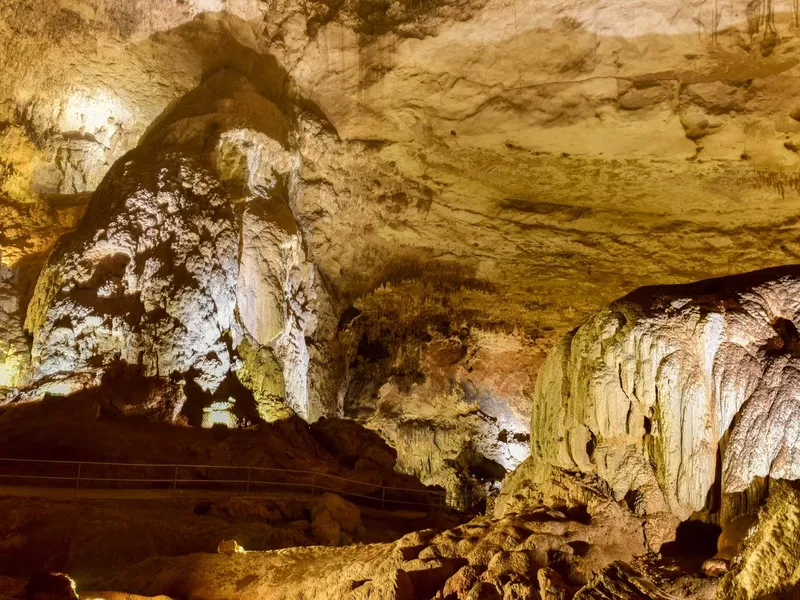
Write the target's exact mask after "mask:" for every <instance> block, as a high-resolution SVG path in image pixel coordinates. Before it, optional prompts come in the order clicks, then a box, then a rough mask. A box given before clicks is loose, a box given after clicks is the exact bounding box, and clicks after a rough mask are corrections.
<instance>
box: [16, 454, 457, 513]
mask: <svg viewBox="0 0 800 600" xmlns="http://www.w3.org/2000/svg"><path fill="white" fill-rule="evenodd" d="M0 462H4V463H20V464H31V463H36V464H41V465H72V466H75V467H77V475H75V476H69V477H66V476H53V475H24V474H23V475H20V474H3V473H0V479H29V480H31V479H32V480H41V481H74V482H75V493H76V495H77V493H78V490H79V488H80V484H81V482H95V483H96V482H109V483H152V484H171V490H172V491H173V492H176V491H177V489H178V484H215V483H216V484H225V485H229V484H239V485H243V484H246V485H247V487H246V492H245V493H250V488H251V487H253V486H271V485H272V486H281V487H287V486H288V487H310V488H311V494H312V495H313V494H314V493H315V491H316V490H320V491H330V492H336V493H338V494H340V495H344V496H350V497H354V498H359V499H365V500H371V501H373V502H380V503H381V506H382V507H385V506H386V504H387V503H388V504H399V505H412V506H428V507H430V506H431V505H433V506H445V505H446V504H447V503H448V502H447V500H448V497H447V493H446V492H443V491H438V490H424V489H415V488H407V487H398V486H389V485H380V484H376V483H371V482H367V481H360V480H358V479H350V478H347V477H341V476H339V475H332V474H330V473H324V472H320V471H310V470H303V469H276V468H272V467H257V466H250V467H248V466H241V465H210V464H181V463H124V462H103V461H75V460H47V459H36V458H9V457H1V456H0ZM84 466H103V467H128V468H157V469H158V468H164V469H167V468H168V469H172V470H173V474H172V476H171V477H169V478H165V479H159V478H136V477H87V476H86V475H82V473H81V471H82V470H83V467H84ZM179 469H230V470H233V471H238V472H244V471H247V479H246V480H245V479H184V478H179V477H178V470H179ZM254 471H258V472H272V473H285V474H289V475H306V476H309V475H310V476H311V481H310V484H309V483H308V482H303V483H291V482H278V481H264V480H259V479H253V478H252V473H253V472H254ZM322 477H327V478H329V479H334V480H338V481H343V482H346V483H351V484H357V485H362V486H368V487H370V488H374V489H375V490H376V491H380V497H374V496H368V495H365V494H358V493H355V492H350V491H347V490H342V489H337V488H332V487H328V486H325V485H320V483H319V482H318V478H322ZM93 489H98V488H96V487H95V488H93ZM100 489H102V488H100ZM106 489H109V488H106ZM137 489H142V488H137ZM150 489H153V488H150ZM159 489H163V488H159ZM184 490H185V488H184ZM387 491H399V492H412V493H414V494H425V495H426V497H427V498H428V502H414V501H412V500H407V499H395V498H391V497H387ZM231 492H232V493H234V494H240V493H242V491H241V490H231ZM431 501H433V502H431Z"/></svg>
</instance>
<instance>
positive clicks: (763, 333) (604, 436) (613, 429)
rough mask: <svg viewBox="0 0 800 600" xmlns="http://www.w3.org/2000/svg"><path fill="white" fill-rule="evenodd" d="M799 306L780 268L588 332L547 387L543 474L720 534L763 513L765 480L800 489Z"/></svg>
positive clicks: (690, 290)
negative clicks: (599, 484) (575, 474)
mask: <svg viewBox="0 0 800 600" xmlns="http://www.w3.org/2000/svg"><path fill="white" fill-rule="evenodd" d="M798 293H800V270H798V268H797V267H784V268H777V269H770V270H764V271H758V272H753V273H749V274H745V275H741V276H735V277H728V278H724V279H718V280H708V281H702V282H698V283H695V284H688V285H682V286H664V287H651V288H642V289H640V290H637V291H635V292H633V293H631V294H629V295H628V296H626V297H624V298H622V299H621V300H618V301H617V302H614V303H613V304H611V305H610V306H609V307H608V308H606V309H605V310H603V311H600V312H599V313H597V314H596V315H594V316H593V317H591V318H590V319H588V320H587V322H586V323H584V324H583V325H582V326H581V327H580V328H578V329H577V330H575V331H573V332H572V333H570V334H568V335H567V336H565V337H564V339H563V340H562V341H561V342H560V344H559V345H558V346H557V347H556V349H555V350H554V351H553V353H552V354H551V355H550V356H549V358H548V359H547V361H546V362H545V364H544V366H543V367H542V370H541V372H540V374H539V379H538V382H537V387H536V392H535V394H534V398H533V417H532V421H531V451H532V458H531V463H532V468H533V470H534V471H537V470H539V472H540V474H541V476H542V477H543V478H544V477H546V473H547V472H549V469H550V467H551V466H555V467H558V468H561V469H566V470H574V471H581V472H585V473H591V474H594V475H597V476H599V477H600V478H601V479H602V480H603V481H604V482H606V483H607V484H608V485H609V486H610V489H611V490H612V491H613V494H614V496H615V497H616V498H617V499H619V500H623V499H624V500H625V501H626V502H628V504H629V505H630V506H631V507H632V508H633V509H634V510H636V511H638V512H639V513H641V514H649V515H653V514H658V513H667V514H671V515H674V516H675V517H677V518H679V519H681V520H684V519H687V518H688V517H689V516H690V515H692V514H693V513H695V512H697V511H704V510H705V511H708V512H712V513H716V512H720V511H721V516H720V518H721V520H722V521H723V522H727V521H728V520H730V519H731V518H732V517H735V516H736V515H737V514H739V513H742V512H744V513H746V512H748V503H749V505H750V506H749V508H752V507H753V506H757V505H758V503H759V501H760V493H761V491H763V490H764V487H763V485H762V484H761V483H760V482H761V481H762V480H763V479H764V478H784V479H797V478H799V477H800V461H799V460H798V458H797V443H798V438H797V435H798V434H797V431H796V426H795V424H796V423H797V411H798V407H799V406H800V405H798V402H797V398H798V393H800V392H799V390H800V388H798V385H799V383H798V381H799V380H798V378H797V375H796V374H797V372H798V367H799V366H800V363H798V358H797V357H798V352H799V351H800V350H798V348H800V346H798V343H800V335H798V332H797V324H798V323H800V314H799V313H798V304H797V300H796V299H797V297H798ZM748 491H749V492H750V496H748V495H747V494H746V492H748ZM748 498H749V500H748Z"/></svg>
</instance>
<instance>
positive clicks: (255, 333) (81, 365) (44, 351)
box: [25, 70, 337, 420]
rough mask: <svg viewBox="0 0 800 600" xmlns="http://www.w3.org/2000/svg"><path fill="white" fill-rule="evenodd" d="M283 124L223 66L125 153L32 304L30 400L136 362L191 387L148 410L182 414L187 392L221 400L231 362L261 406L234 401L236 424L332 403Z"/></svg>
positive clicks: (147, 375)
mask: <svg viewBox="0 0 800 600" xmlns="http://www.w3.org/2000/svg"><path fill="white" fill-rule="evenodd" d="M288 130H289V125H288V121H287V117H285V116H284V114H283V113H282V112H281V111H280V110H279V109H278V107H277V106H276V105H275V104H273V103H272V102H270V101H269V100H267V99H266V98H265V97H264V96H262V95H261V94H259V93H258V91H257V90H256V88H255V87H254V86H253V85H252V84H250V83H249V82H248V81H247V80H246V79H245V78H244V77H242V76H241V75H240V74H238V73H235V72H233V71H230V70H223V71H221V72H220V73H218V74H217V75H216V76H214V77H212V78H211V79H209V80H208V81H207V82H206V83H205V84H204V85H203V86H202V87H200V88H198V89H197V90H195V91H193V92H191V93H190V94H188V95H187V96H186V97H185V98H184V99H183V100H182V101H181V102H180V103H179V104H177V105H176V106H175V107H173V108H172V109H171V110H170V111H168V113H167V114H166V115H165V116H163V117H161V118H160V119H159V120H158V121H157V122H156V124H155V125H154V126H153V128H152V129H151V131H150V132H148V135H147V136H146V138H145V140H144V142H143V143H142V145H141V146H140V147H139V148H138V149H137V150H134V151H132V152H130V153H128V154H127V155H126V156H125V157H123V158H122V159H120V161H119V162H118V163H117V164H116V165H115V166H114V168H113V169H112V170H111V171H110V172H109V174H108V175H107V176H106V178H105V180H104V182H103V184H102V185H101V186H100V188H99V189H98V191H97V192H95V193H94V194H93V196H92V200H91V202H90V204H89V207H88V208H87V212H86V215H85V216H84V218H83V220H82V221H81V223H80V224H79V226H78V227H77V229H76V230H75V231H74V232H72V233H70V234H68V235H66V236H64V237H63V238H62V239H61V240H59V242H58V244H57V245H56V247H55V249H54V250H53V252H52V254H51V256H50V258H49V260H48V262H47V264H46V265H45V267H44V269H43V270H42V272H41V274H40V276H39V280H38V283H37V286H36V290H35V291H34V294H33V298H32V300H31V302H30V305H29V306H28V310H27V316H26V321H25V327H26V330H27V332H28V333H29V334H30V335H31V336H32V337H33V345H32V350H31V368H30V378H31V379H32V381H33V384H34V386H35V389H36V390H37V393H39V394H41V393H42V392H56V393H62V394H63V393H69V392H73V391H75V390H77V389H80V388H82V387H91V386H98V385H101V384H109V383H113V382H109V379H110V378H112V379H113V374H114V373H118V372H120V371H123V372H126V373H129V372H131V371H133V372H135V374H136V375H137V376H139V377H141V378H143V379H144V380H153V379H156V380H162V381H165V382H170V383H171V384H174V383H178V384H179V385H185V386H189V387H187V388H186V390H185V392H182V391H181V390H177V393H175V394H174V395H175V396H177V397H175V398H173V399H172V403H171V404H170V403H169V402H167V403H166V404H167V405H166V406H156V407H152V408H154V409H159V410H161V411H164V410H166V411H167V412H171V413H173V414H177V412H178V411H180V410H181V409H182V408H183V404H184V401H185V399H186V397H191V396H192V395H194V396H195V397H198V396H199V397H200V398H203V397H208V398H213V397H215V394H217V395H220V394H222V395H223V397H222V398H220V401H221V402H223V403H224V402H226V401H227V400H228V395H230V394H231V392H230V391H229V389H228V388H231V386H230V385H227V386H223V383H224V382H227V381H230V380H232V379H235V378H236V376H235V375H234V374H235V373H236V372H237V371H239V370H241V371H242V376H241V377H240V378H238V379H237V380H238V381H240V382H241V383H242V384H244V385H245V386H246V387H247V388H248V389H249V395H250V397H251V398H253V400H254V404H255V406H254V407H252V406H251V407H244V408H243V407H242V406H237V407H236V409H235V413H236V414H235V417H236V418H237V419H239V420H242V419H244V420H247V419H251V420H252V419H253V418H259V417H260V418H264V419H267V420H274V418H277V417H278V416H285V414H287V413H286V410H287V407H288V409H289V411H290V412H291V411H293V412H295V413H297V414H299V415H301V416H303V417H305V418H308V419H312V420H313V419H315V418H317V417H319V416H320V415H322V414H326V413H330V412H332V411H335V407H336V397H337V390H336V389H335V372H336V366H335V365H333V366H332V367H328V368H327V369H325V370H324V369H322V368H321V367H320V363H322V362H325V363H329V362H330V361H328V360H327V358H328V357H327V356H326V355H325V354H324V353H325V340H321V341H320V343H319V344H317V345H316V346H315V344H314V341H315V340H320V338H321V337H324V336H326V335H327V339H330V338H331V337H332V336H333V334H334V330H333V329H331V326H328V330H327V331H325V330H324V328H325V324H324V323H326V322H330V321H334V316H333V312H332V309H331V307H330V301H329V298H328V295H327V292H326V290H325V288H324V287H323V285H322V283H321V281H320V279H319V276H318V274H317V271H316V269H315V267H314V266H313V264H311V263H310V262H309V261H308V260H307V259H306V255H305V251H304V249H303V243H302V236H301V234H300V232H299V231H298V228H297V225H296V223H295V220H294V217H293V215H292V212H291V210H290V209H289V206H288V204H287V202H288V198H287V196H286V194H287V193H288V192H287V191H286V185H287V183H288V180H287V176H288V173H289V171H290V170H291V169H292V168H293V161H292V158H291V154H290V152H289V150H288V146H287V145H288V135H289V131H288ZM334 322H335V321H334ZM320 353H322V354H320ZM321 356H322V358H324V359H325V360H322V359H321ZM329 371H331V372H333V373H334V374H333V375H331V374H329ZM315 376H316V377H315ZM312 379H314V384H312V383H310V382H311V381H312ZM165 385H166V384H165ZM326 386H327V387H326ZM194 388H197V391H193V390H194ZM173 391H175V390H173ZM203 395H205V396H203ZM239 395H241V394H239ZM233 396H234V398H236V396H237V394H236V393H235V391H234V392H233ZM203 402H204V403H206V404H207V403H208V400H203ZM248 409H249V412H248ZM190 420H191V419H190Z"/></svg>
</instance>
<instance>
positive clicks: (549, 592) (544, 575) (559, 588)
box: [536, 567, 570, 600]
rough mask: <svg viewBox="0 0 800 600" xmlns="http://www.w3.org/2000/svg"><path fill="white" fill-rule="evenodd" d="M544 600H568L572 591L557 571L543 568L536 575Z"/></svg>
mask: <svg viewBox="0 0 800 600" xmlns="http://www.w3.org/2000/svg"><path fill="white" fill-rule="evenodd" d="M536 581H537V582H538V583H539V593H540V594H541V596H542V600H567V598H569V593H570V590H569V588H568V587H567V586H566V584H565V583H564V580H563V579H561V575H559V574H558V573H557V572H556V571H554V570H553V569H551V568H550V567H543V568H541V569H539V571H538V572H537V573H536Z"/></svg>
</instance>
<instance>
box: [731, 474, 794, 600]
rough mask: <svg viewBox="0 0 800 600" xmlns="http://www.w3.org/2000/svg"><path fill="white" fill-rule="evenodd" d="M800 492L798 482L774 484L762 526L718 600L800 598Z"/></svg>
mask: <svg viewBox="0 0 800 600" xmlns="http://www.w3.org/2000/svg"><path fill="white" fill-rule="evenodd" d="M799 528H800V489H798V485H797V483H796V482H783V481H777V482H773V484H772V485H771V487H770V496H769V499H768V500H767V503H766V505H765V506H764V508H763V509H762V510H761V511H760V513H759V518H758V524H757V526H756V527H754V528H753V529H752V530H751V531H750V533H749V535H748V536H747V537H746V538H745V540H744V544H743V545H744V549H743V551H742V553H741V555H740V556H738V557H737V560H736V561H735V562H734V563H733V569H732V570H731V571H730V572H729V573H728V574H727V575H725V577H724V579H723V580H722V583H721V585H720V587H719V592H718V595H717V598H718V600H723V598H724V599H726V600H727V599H728V598H730V599H731V600H745V599H749V598H796V597H797V596H798V594H800V570H799V569H798V559H797V557H798V547H797V546H798V540H799V539H800V537H798V529H799Z"/></svg>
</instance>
